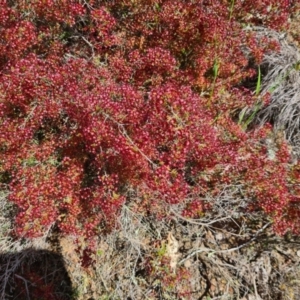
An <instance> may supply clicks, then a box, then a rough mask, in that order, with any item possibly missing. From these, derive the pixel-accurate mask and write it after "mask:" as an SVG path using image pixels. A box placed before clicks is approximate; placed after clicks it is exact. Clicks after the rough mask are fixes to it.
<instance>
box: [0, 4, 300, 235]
mask: <svg viewBox="0 0 300 300" xmlns="http://www.w3.org/2000/svg"><path fill="white" fill-rule="evenodd" d="M59 2H60V5H53V1H17V3H15V2H14V1H9V2H8V1H7V2H5V1H4V2H3V4H2V8H1V12H0V34H1V40H0V41H1V42H0V53H1V54H0V68H1V69H0V72H1V73H0V120H1V125H2V130H1V132H0V161H1V165H0V171H1V172H2V173H8V174H10V177H11V181H10V182H9V187H10V190H11V193H10V200H11V201H12V202H14V203H15V204H16V206H17V207H18V214H17V216H16V222H15V224H16V232H17V234H18V235H19V236H23V235H25V236H29V237H33V236H38V235H40V234H42V233H43V232H44V231H45V230H46V229H47V228H48V227H49V226H51V225H53V224H57V225H58V227H59V228H60V230H61V231H62V232H63V233H74V234H78V235H84V236H85V237H92V236H94V235H97V234H99V232H101V231H106V230H109V229H110V228H112V227H113V226H114V225H115V224H114V222H115V219H116V215H117V214H118V211H119V209H120V207H121V206H122V205H123V204H124V202H125V201H131V198H130V193H129V192H128V191H134V193H135V194H136V195H137V196H138V197H139V198H140V199H141V200H142V201H143V203H144V204H145V206H143V207H145V209H146V208H147V210H148V211H145V213H151V212H153V211H159V207H160V206H161V205H162V204H163V203H170V204H174V203H187V206H186V210H185V213H186V215H188V216H195V215H196V216H199V213H200V212H202V209H203V204H202V203H201V201H200V199H201V197H202V196H203V195H204V194H206V193H217V192H218V186H219V185H220V184H222V183H230V184H235V183H237V182H243V183H244V184H245V186H246V187H248V188H249V196H250V197H252V198H253V201H254V203H257V204H258V207H259V208H260V209H263V210H264V211H265V212H266V213H268V214H271V215H272V216H273V217H274V220H275V222H276V228H277V230H278V232H280V233H284V232H285V231H286V230H287V229H288V225H286V223H284V222H285V221H284V220H285V219H284V218H285V216H286V214H288V216H293V217H294V213H293V209H291V208H290V207H291V205H292V206H293V207H294V206H295V202H296V200H295V196H294V194H293V193H291V192H290V191H289V188H288V186H289V179H288V178H289V176H290V175H289V172H288V170H287V167H286V162H287V160H286V157H287V156H288V153H287V152H286V151H285V150H284V148H282V151H279V152H278V155H277V158H276V159H275V160H274V161H271V160H268V158H267V155H266V151H265V149H264V147H263V146H262V145H261V143H259V141H260V139H261V136H259V135H258V134H256V135H255V134H252V133H245V132H244V131H243V130H242V129H241V128H240V126H238V125H236V124H235V123H234V122H233V121H232V120H231V119H230V116H231V115H232V113H233V112H234V111H235V110H237V109H240V108H242V107H244V106H245V104H247V105H249V104H252V103H254V102H255V101H256V98H255V97H253V96H252V95H251V94H250V93H249V92H247V91H244V90H242V89H239V88H238V87H237V84H239V83H241V81H242V80H245V79H246V78H248V77H249V76H253V75H254V74H255V72H254V71H253V70H252V69H251V68H250V67H249V66H248V62H247V58H246V57H245V54H244V53H243V51H242V47H241V45H243V46H244V47H248V48H249V49H251V51H252V53H253V55H254V57H255V58H256V59H257V61H259V60H260V59H261V56H262V53H263V51H267V49H268V47H269V46H270V47H271V46H272V43H269V42H270V41H266V43H265V44H264V45H260V44H258V43H257V42H256V41H255V39H254V38H253V36H251V35H249V34H248V33H246V31H243V30H242V28H243V26H244V25H245V24H246V23H249V24H250V23H252V24H253V23H255V24H257V23H261V24H267V25H270V26H273V27H278V26H283V25H284V24H285V21H286V17H287V13H288V8H287V4H286V3H285V2H288V1H263V2H261V1H235V2H236V4H235V5H234V9H233V11H232V17H231V18H230V3H229V2H230V1H204V0H203V1H201V0H199V1H182V0H172V1H167V0H165V1H164V0H156V1H148V0H147V1H144V0H140V1H124V0H122V1H118V0H116V1H101V3H102V4H101V5H100V1H85V2H84V4H82V2H81V1H71V0H64V1H59ZM262 3H263V4H262ZM266 7H267V8H266ZM279 11H280V12H282V14H278V12H279ZM249 14H250V15H251V18H250V17H249ZM258 14H259V15H258ZM278 15H279V16H280V18H279V17H278ZM215 64H218V66H219V72H218V74H217V75H218V76H217V77H216V76H214V73H213V67H214V65H215ZM215 77H216V78H215ZM282 147H284V146H282ZM298 179H299V178H298V177H297V180H298ZM195 211H196V213H195ZM294 228H299V227H297V226H296V227H294ZM297 230H298V229H297Z"/></svg>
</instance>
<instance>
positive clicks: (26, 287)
mask: <svg viewBox="0 0 300 300" xmlns="http://www.w3.org/2000/svg"><path fill="white" fill-rule="evenodd" d="M0 292H1V294H0V299H5V300H65V299H75V298H76V297H75V293H74V290H73V288H72V284H71V280H70V278H69V275H68V273H67V271H66V268H65V265H64V260H63V258H62V256H61V255H59V254H57V253H54V252H51V251H47V250H36V249H26V250H24V251H21V252H18V253H15V252H14V253H4V254H0Z"/></svg>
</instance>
